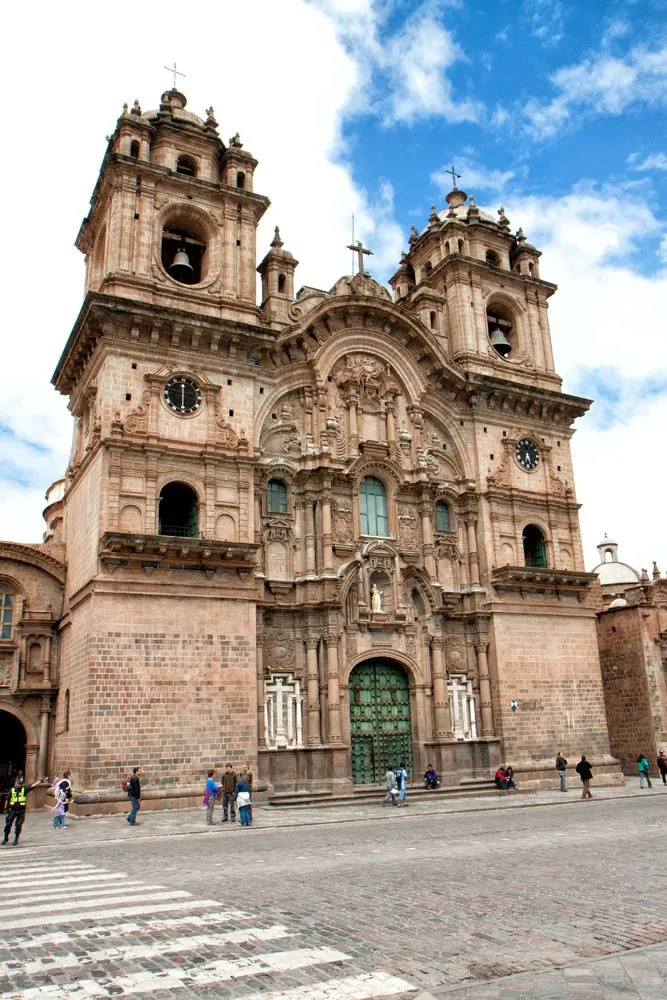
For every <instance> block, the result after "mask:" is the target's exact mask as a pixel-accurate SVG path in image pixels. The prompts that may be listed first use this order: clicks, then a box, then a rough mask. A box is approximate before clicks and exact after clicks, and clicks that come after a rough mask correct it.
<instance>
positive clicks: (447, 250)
mask: <svg viewBox="0 0 667 1000" xmlns="http://www.w3.org/2000/svg"><path fill="white" fill-rule="evenodd" d="M449 252H450V250H449V240H447V242H446V243H445V253H449Z"/></svg>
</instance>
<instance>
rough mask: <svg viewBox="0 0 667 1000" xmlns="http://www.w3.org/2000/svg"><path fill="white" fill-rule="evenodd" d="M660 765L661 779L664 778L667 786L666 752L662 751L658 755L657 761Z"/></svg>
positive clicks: (663, 781) (663, 780)
mask: <svg viewBox="0 0 667 1000" xmlns="http://www.w3.org/2000/svg"><path fill="white" fill-rule="evenodd" d="M656 764H657V765H658V770H659V771H660V777H661V778H662V783H663V785H667V757H665V751H664V750H661V751H660V753H659V754H658V759H657V760H656Z"/></svg>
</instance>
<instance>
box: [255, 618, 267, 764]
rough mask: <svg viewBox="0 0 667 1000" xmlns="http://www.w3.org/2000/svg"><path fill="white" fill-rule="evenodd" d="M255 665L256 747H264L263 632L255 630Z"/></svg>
mask: <svg viewBox="0 0 667 1000" xmlns="http://www.w3.org/2000/svg"><path fill="white" fill-rule="evenodd" d="M255 664H256V670H257V746H258V747H265V746H266V726H265V719H264V631H263V630H262V629H259V628H258V629H257V634H256V647H255Z"/></svg>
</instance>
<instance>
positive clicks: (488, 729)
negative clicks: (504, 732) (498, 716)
mask: <svg viewBox="0 0 667 1000" xmlns="http://www.w3.org/2000/svg"><path fill="white" fill-rule="evenodd" d="M488 646H489V639H488V636H485V635H481V636H478V637H477V638H476V639H475V649H476V651H477V668H478V671H479V697H480V701H481V703H482V736H495V732H494V729H493V707H492V705H491V682H490V680H489V660H488V656H487V650H488Z"/></svg>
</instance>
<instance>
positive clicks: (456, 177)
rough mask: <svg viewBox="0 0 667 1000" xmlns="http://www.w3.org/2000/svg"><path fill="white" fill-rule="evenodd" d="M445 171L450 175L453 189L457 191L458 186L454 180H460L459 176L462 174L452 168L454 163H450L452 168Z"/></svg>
mask: <svg viewBox="0 0 667 1000" xmlns="http://www.w3.org/2000/svg"><path fill="white" fill-rule="evenodd" d="M445 173H446V174H451V175H452V187H453V189H454V191H458V188H457V186H456V182H457V181H460V180H461V177H462V176H463V174H457V172H456V171H455V170H454V165H453V164H452V169H451V170H445Z"/></svg>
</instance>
